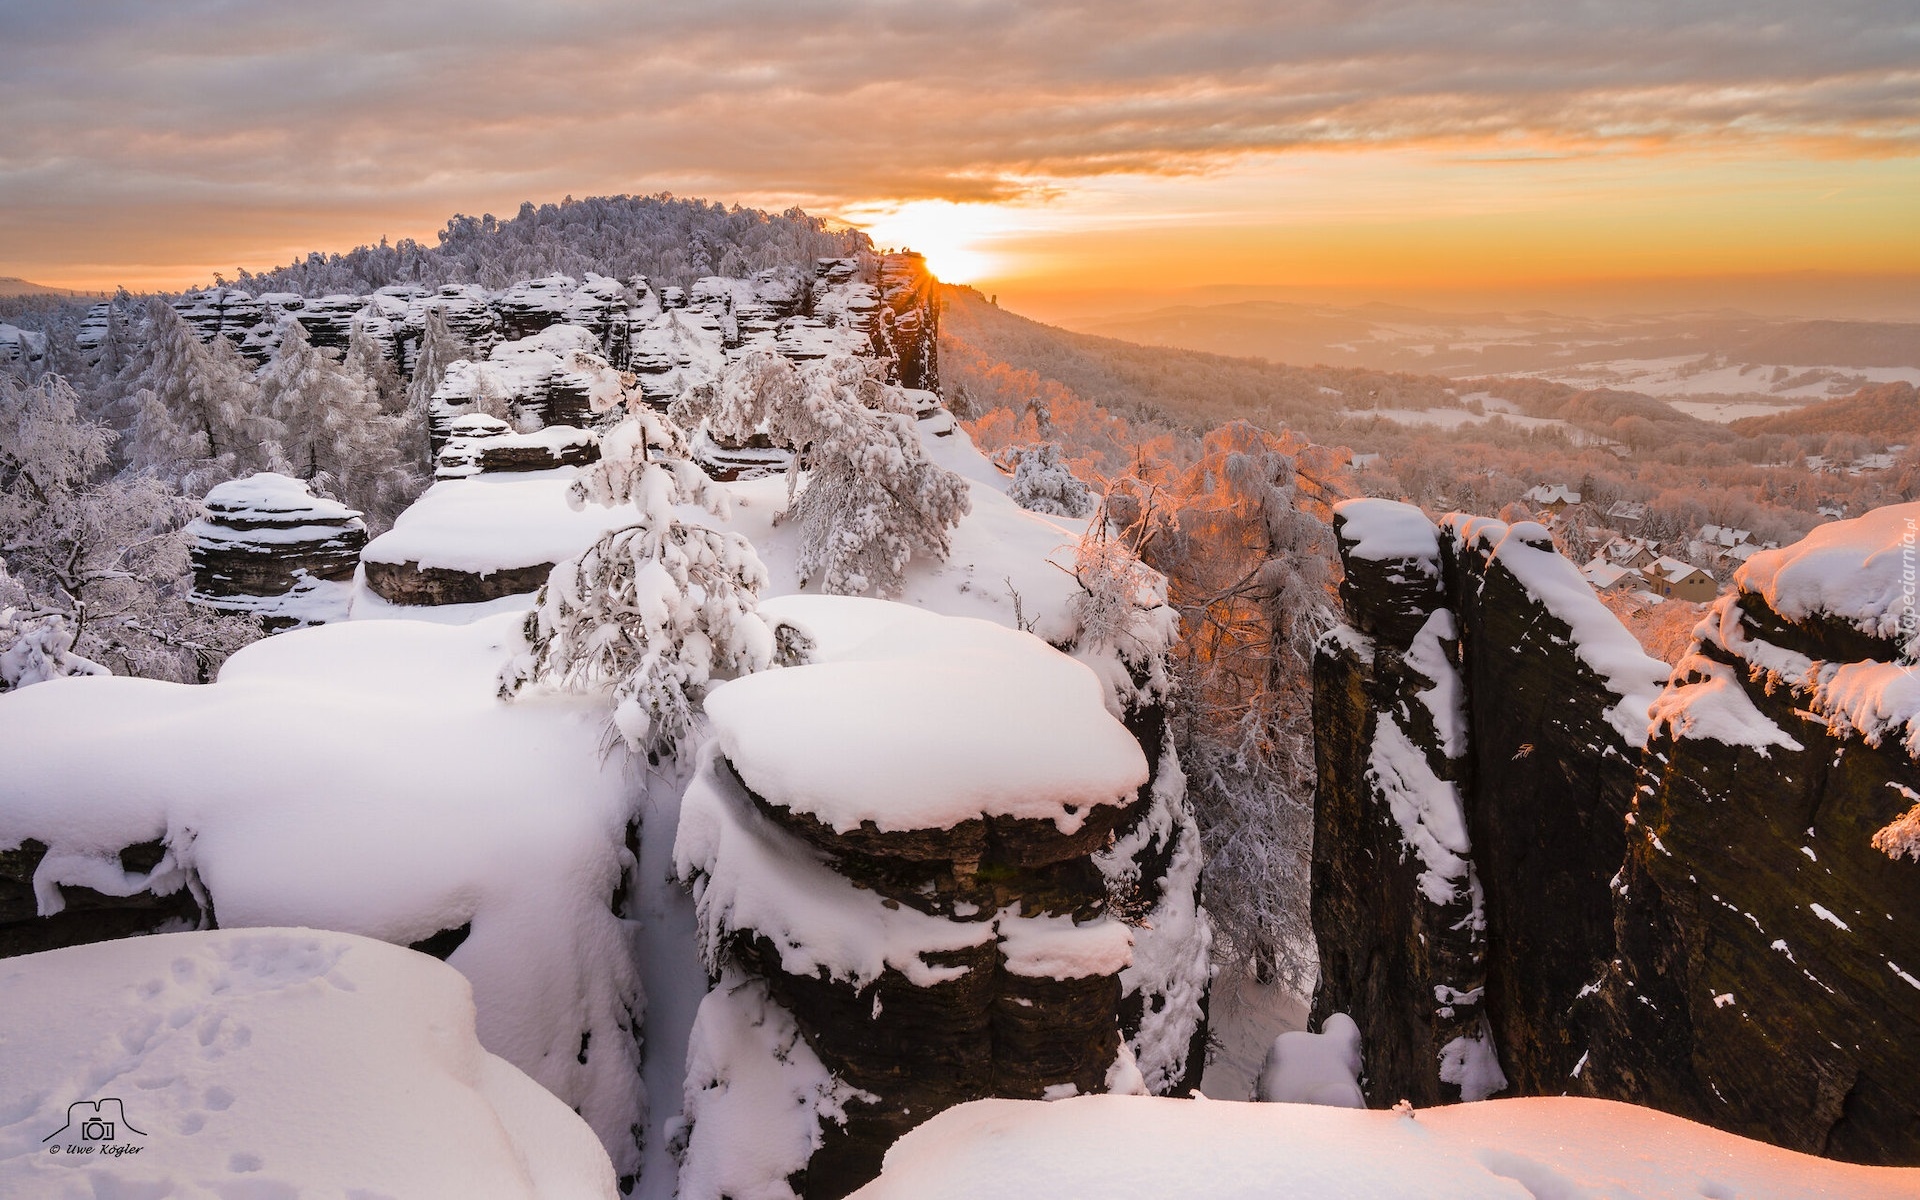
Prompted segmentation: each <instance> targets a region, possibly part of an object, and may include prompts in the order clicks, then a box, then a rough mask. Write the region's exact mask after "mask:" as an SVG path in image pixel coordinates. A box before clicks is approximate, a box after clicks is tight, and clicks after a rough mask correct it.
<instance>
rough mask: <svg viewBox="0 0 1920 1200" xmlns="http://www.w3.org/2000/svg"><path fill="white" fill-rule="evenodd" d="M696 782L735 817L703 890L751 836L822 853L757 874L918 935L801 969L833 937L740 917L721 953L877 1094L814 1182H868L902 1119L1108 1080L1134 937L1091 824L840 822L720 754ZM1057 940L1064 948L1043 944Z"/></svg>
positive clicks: (848, 922)
mask: <svg viewBox="0 0 1920 1200" xmlns="http://www.w3.org/2000/svg"><path fill="white" fill-rule="evenodd" d="M703 784H704V787H703ZM696 789H697V794H696V793H692V792H690V793H689V800H688V804H689V806H694V807H699V808H701V810H702V811H703V812H704V813H705V814H707V816H708V818H709V819H713V820H718V821H724V822H726V823H728V825H729V827H730V828H729V840H728V841H723V842H722V843H721V845H722V848H721V850H720V851H719V852H718V853H717V854H715V855H713V856H712V857H710V858H708V859H706V860H705V861H704V863H703V864H702V865H700V866H698V867H697V868H696V869H695V870H693V871H692V872H691V873H690V876H691V878H692V879H694V880H695V881H696V888H697V889H699V890H701V891H707V890H710V889H712V888H714V887H716V886H717V885H716V884H715V882H714V881H715V880H721V879H724V878H725V877H726V876H727V875H729V874H730V873H732V872H737V871H739V870H741V867H740V866H739V865H738V864H737V863H736V862H734V861H730V859H729V855H730V854H739V853H742V852H743V851H741V850H739V849H735V848H730V847H732V846H737V845H738V843H739V842H740V841H746V840H748V839H751V843H752V844H753V846H754V847H755V852H756V853H759V854H765V855H773V856H777V858H778V859H781V860H794V859H796V858H797V860H798V861H800V862H803V863H804V864H807V865H806V867H805V868H804V871H803V873H801V874H796V875H791V876H790V875H787V874H784V873H782V874H778V875H774V876H772V877H767V878H759V879H756V880H755V881H754V884H753V886H755V887H758V888H765V889H772V890H774V891H778V892H780V893H781V894H782V895H788V896H790V900H791V905H792V907H794V908H803V907H805V908H813V909H816V910H830V911H831V912H832V913H834V914H835V915H834V916H833V917H832V918H831V922H830V924H829V925H828V926H827V928H832V929H835V930H839V929H853V930H859V929H886V930H889V931H890V933H889V934H887V935H884V936H892V937H898V938H900V939H902V940H901V944H900V945H898V946H894V947H893V948H892V949H890V950H889V952H888V954H887V955H886V961H885V965H884V966H882V967H881V968H880V969H878V970H877V971H874V972H873V973H872V974H871V975H870V976H868V975H860V974H855V975H851V976H850V975H848V974H846V973H844V972H842V971H839V970H834V969H829V968H828V967H825V966H822V967H820V968H818V969H796V964H797V963H801V962H812V961H814V960H815V959H816V958H817V957H819V956H820V955H821V954H823V953H828V952H827V951H824V950H822V949H821V948H818V947H813V946H810V945H801V946H795V945H794V944H793V934H792V932H791V930H788V929H786V928H784V927H783V928H777V929H776V928H766V929H763V928H760V927H759V925H758V923H756V922H755V921H754V920H753V919H751V918H745V919H742V918H740V917H738V916H730V917H728V918H727V920H728V921H729V925H728V927H727V928H726V930H725V932H724V933H723V934H722V935H721V937H720V941H721V943H722V945H723V949H722V951H721V958H722V960H723V961H726V962H730V963H732V964H734V965H737V966H739V967H741V968H744V969H745V970H746V971H747V972H748V973H749V974H750V975H751V976H753V977H755V978H758V979H761V980H764V981H765V983H766V986H767V990H768V992H769V994H770V995H771V996H772V997H773V999H774V1000H775V1001H776V1002H778V1003H779V1004H780V1005H781V1007H783V1008H784V1009H786V1010H787V1011H788V1012H789V1013H791V1014H792V1017H793V1019H794V1022H795V1024H796V1025H797V1026H798V1028H799V1030H800V1033H801V1035H802V1036H803V1037H804V1038H805V1039H806V1042H807V1045H808V1046H809V1048H811V1049H812V1051H813V1052H814V1054H816V1055H817V1056H818V1057H819V1059H820V1061H821V1063H822V1064H824V1065H825V1067H826V1068H827V1070H828V1071H829V1072H830V1073H831V1074H832V1076H833V1078H834V1079H835V1080H837V1081H839V1082H841V1083H844V1084H846V1085H850V1086H851V1087H852V1088H855V1089H857V1090H858V1091H859V1092H860V1093H862V1096H861V1097H860V1098H856V1099H855V1100H853V1101H851V1102H849V1103H848V1104H847V1105H846V1108H845V1120H844V1121H842V1122H838V1123H828V1124H824V1125H823V1126H822V1135H823V1138H824V1141H823V1142H822V1144H821V1146H820V1147H819V1148H818V1149H817V1150H816V1151H815V1153H814V1154H813V1156H812V1157H811V1159H810V1160H809V1162H808V1164H807V1168H806V1172H805V1181H804V1185H803V1186H802V1188H801V1194H803V1195H805V1196H807V1197H829V1198H832V1197H839V1196H844V1195H846V1194H847V1193H848V1192H851V1191H853V1190H854V1189H855V1188H857V1187H859V1186H860V1185H861V1184H863V1183H865V1182H866V1181H867V1180H869V1179H872V1178H873V1177H874V1176H875V1175H877V1174H878V1173H879V1170H880V1161H881V1158H882V1156H883V1155H884V1154H885V1153H886V1150H887V1147H889V1146H891V1145H892V1144H893V1142H894V1141H895V1140H896V1139H897V1138H898V1137H899V1136H900V1135H901V1134H903V1133H905V1132H906V1131H907V1130H909V1129H911V1128H913V1127H914V1126H916V1125H918V1124H920V1123H921V1122H922V1121H924V1120H926V1119H927V1118H929V1117H931V1116H933V1115H934V1114H935V1113H937V1112H940V1111H942V1110H944V1109H946V1108H950V1107H952V1106H953V1105H955V1104H961V1103H965V1102H966V1101H968V1100H976V1099H981V1098H984V1097H989V1096H1008V1097H1020V1098H1027V1099H1040V1098H1042V1097H1044V1096H1045V1095H1047V1094H1048V1093H1049V1091H1050V1090H1051V1091H1052V1093H1053V1094H1074V1093H1075V1092H1097V1091H1105V1090H1106V1089H1107V1080H1108V1076H1109V1073H1110V1072H1111V1071H1112V1069H1113V1067H1114V1063H1115V1059H1116V1058H1117V1057H1119V1055H1120V1053H1121V1045H1122V1043H1121V1032H1120V1026H1119V1020H1118V1016H1117V1013H1118V1009H1119V1003H1120V993H1121V985H1120V980H1119V974H1120V971H1121V970H1122V969H1123V968H1124V967H1125V966H1126V965H1127V962H1128V953H1127V947H1128V944H1129V943H1128V938H1127V934H1126V932H1125V929H1124V927H1123V926H1121V925H1120V923H1119V922H1118V921H1116V920H1113V919H1112V918H1110V917H1108V915H1107V912H1106V909H1107V888H1106V882H1105V880H1104V879H1103V878H1102V876H1101V874H1100V872H1099V871H1097V870H1096V869H1094V867H1093V864H1092V862H1091V859H1090V857H1089V854H1090V851H1089V849H1088V847H1087V846H1086V845H1085V844H1083V843H1082V842H1081V841H1080V840H1078V839H1072V838H1063V837H1060V836H1058V835H1057V833H1055V835H1054V836H1051V837H1049V836H1046V833H1043V832H1042V831H1040V830H1038V829H1034V828H1026V827H1022V826H1020V825H1015V824H1007V823H996V824H994V825H993V826H992V834H993V836H986V834H987V832H988V826H987V825H986V824H984V823H981V822H969V823H967V826H966V827H964V828H961V829H958V830H956V831H954V836H953V837H952V838H951V840H948V839H947V838H946V834H947V832H948V831H945V830H939V829H926V830H910V831H903V832H901V833H899V834H896V835H891V836H889V835H881V836H874V835H872V834H871V833H867V834H863V833H862V832H861V831H859V830H855V831H853V832H852V833H851V835H850V836H846V837H840V836H837V835H835V834H834V832H833V831H832V830H831V829H829V828H828V827H826V826H825V825H823V824H821V823H819V822H818V821H815V820H812V819H811V818H808V817H804V816H801V815H800V814H796V813H794V812H792V811H790V810H788V809H786V808H784V807H783V806H781V805H778V804H775V803H772V802H770V801H769V800H767V799H766V798H765V797H763V796H760V795H757V794H755V793H754V792H753V791H751V789H749V788H748V787H747V786H746V784H745V783H744V782H743V781H742V780H741V779H740V777H739V775H738V773H737V772H736V771H735V770H734V769H733V767H732V765H731V764H730V763H728V762H727V760H726V759H725V758H724V757H722V756H720V755H718V754H717V753H715V755H714V761H713V762H712V764H711V765H710V767H708V768H707V769H706V772H705V775H704V777H703V781H702V783H697V784H696ZM1120 815H1132V814H1131V812H1130V810H1127V809H1120V810H1117V811H1116V816H1120ZM1033 824H1045V823H1033ZM1102 828H1103V829H1104V830H1105V831H1107V832H1110V831H1111V829H1112V822H1108V823H1106V824H1105V825H1104V826H1103V827H1102ZM1047 832H1053V831H1052V830H1051V827H1050V826H1049V829H1048V831H1047ZM683 836H684V834H683ZM829 880H831V881H832V882H828V881H829ZM809 881H811V882H809ZM744 907H745V904H744V903H738V904H737V906H736V911H737V910H738V909H740V908H744ZM782 907H784V905H783V906H782ZM886 914H901V916H902V917H903V918H904V920H902V921H897V922H896V921H895V920H894V919H893V918H890V917H888V916H887V915H886ZM902 930H904V931H905V932H901V931H902ZM855 936H859V935H855ZM916 939H917V941H916ZM1023 939H1026V940H1023ZM1041 942H1044V943H1045V944H1046V945H1047V946H1048V947H1049V950H1050V951H1057V952H1058V953H1056V954H1054V955H1053V957H1051V958H1050V957H1048V955H1046V954H1036V952H1035V951H1034V950H1033V949H1032V948H1031V944H1034V943H1041ZM908 947H911V948H910V949H909V948H908ZM796 953H798V955H799V957H798V958H796V957H795V956H796ZM1056 960H1057V961H1056ZM1036 963H1038V964H1040V965H1036Z"/></svg>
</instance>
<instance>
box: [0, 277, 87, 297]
mask: <svg viewBox="0 0 1920 1200" xmlns="http://www.w3.org/2000/svg"><path fill="white" fill-rule="evenodd" d="M104 294H105V293H103V292H77V291H74V290H73V289H71V288H57V287H48V286H47V285H46V284H44V283H34V282H33V281H32V280H30V279H22V278H20V277H19V276H18V275H0V296H74V297H85V296H100V295H104Z"/></svg>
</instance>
